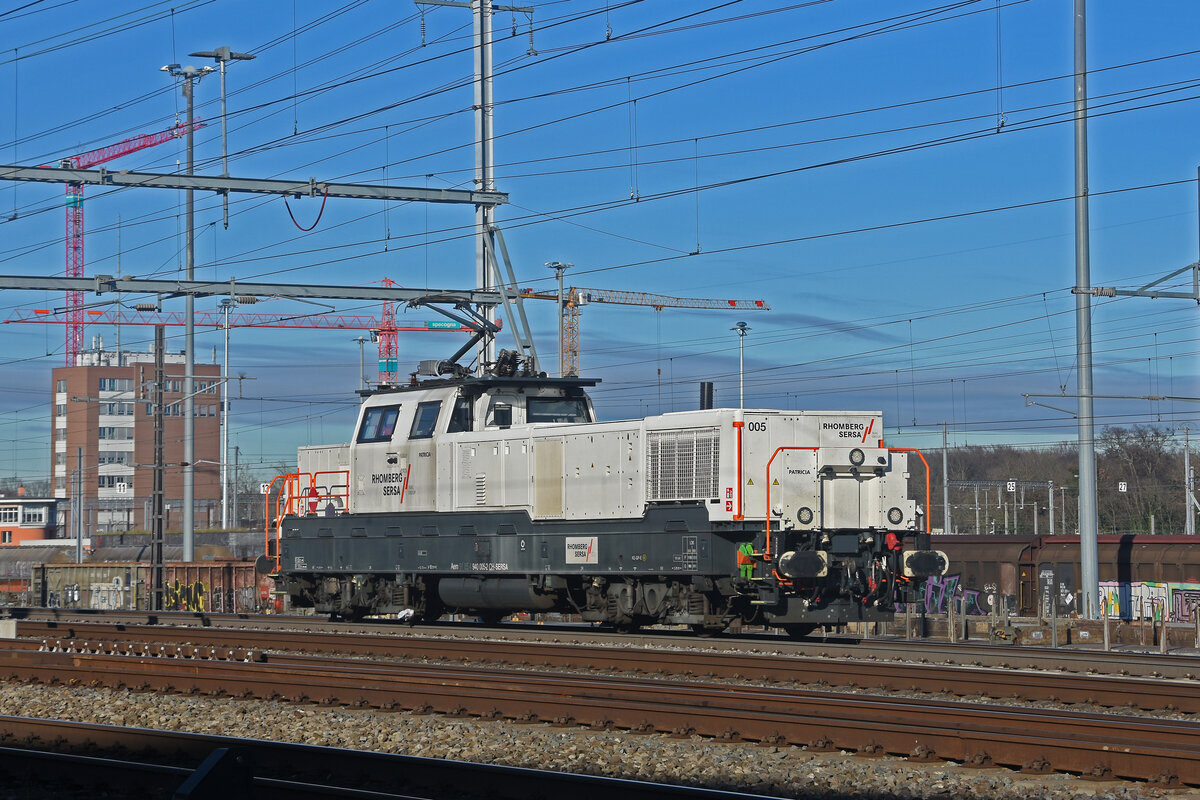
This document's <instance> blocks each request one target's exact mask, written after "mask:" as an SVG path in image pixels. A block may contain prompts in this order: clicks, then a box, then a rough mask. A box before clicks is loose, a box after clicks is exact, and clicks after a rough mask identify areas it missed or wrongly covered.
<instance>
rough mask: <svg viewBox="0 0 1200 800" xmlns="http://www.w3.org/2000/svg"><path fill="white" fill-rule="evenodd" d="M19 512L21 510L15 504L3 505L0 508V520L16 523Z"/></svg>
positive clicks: (18, 518) (18, 520) (18, 519)
mask: <svg viewBox="0 0 1200 800" xmlns="http://www.w3.org/2000/svg"><path fill="white" fill-rule="evenodd" d="M20 514H21V511H20V509H18V508H17V507H16V506H4V507H2V508H0V522H4V523H12V524H13V525H16V524H17V523H18V522H20V519H21V517H20Z"/></svg>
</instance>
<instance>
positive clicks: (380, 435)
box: [357, 406, 400, 443]
mask: <svg viewBox="0 0 1200 800" xmlns="http://www.w3.org/2000/svg"><path fill="white" fill-rule="evenodd" d="M399 416H400V406H376V407H375V408H368V409H367V412H366V413H365V414H363V421H362V427H361V428H359V429H358V439H357V441H358V442H360V443H362V442H390V441H391V440H392V433H394V432H395V430H396V418H397V417H399Z"/></svg>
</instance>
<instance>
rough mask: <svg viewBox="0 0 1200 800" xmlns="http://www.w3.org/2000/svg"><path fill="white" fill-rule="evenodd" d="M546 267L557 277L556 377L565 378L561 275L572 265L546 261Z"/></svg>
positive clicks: (565, 362) (563, 309) (565, 363)
mask: <svg viewBox="0 0 1200 800" xmlns="http://www.w3.org/2000/svg"><path fill="white" fill-rule="evenodd" d="M546 266H547V267H549V268H550V269H552V270H554V274H555V275H557V276H558V377H560V378H565V377H566V376H567V359H566V353H564V352H563V322H564V320H565V317H564V316H563V312H564V311H566V309H565V308H563V280H562V278H563V273H564V272H566V271H567V270H568V269H570V268H571V267H573V266H575V265H574V264H564V263H563V262H561V261H547V262H546Z"/></svg>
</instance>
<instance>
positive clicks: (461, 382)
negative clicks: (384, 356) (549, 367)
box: [359, 375, 600, 398]
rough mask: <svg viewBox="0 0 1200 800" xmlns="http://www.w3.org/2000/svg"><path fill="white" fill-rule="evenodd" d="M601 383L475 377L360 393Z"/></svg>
mask: <svg viewBox="0 0 1200 800" xmlns="http://www.w3.org/2000/svg"><path fill="white" fill-rule="evenodd" d="M599 382H600V379H599V378H550V377H542V376H537V377H532V376H531V377H526V376H521V375H512V376H508V377H497V376H495V375H482V376H474V375H472V376H469V377H466V378H433V379H430V380H424V381H421V382H420V383H415V384H408V385H405V386H381V387H379V388H377V389H369V390H367V389H360V390H359V394H360V395H362V396H363V397H364V398H365V397H373V396H375V395H381V394H403V393H405V392H420V391H426V390H428V389H442V388H447V387H456V388H464V389H467V390H468V391H470V392H485V391H490V390H493V389H499V388H516V389H531V388H559V389H564V390H570V389H583V388H586V387H589V386H595V385H596V384H598V383H599Z"/></svg>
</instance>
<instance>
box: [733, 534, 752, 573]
mask: <svg viewBox="0 0 1200 800" xmlns="http://www.w3.org/2000/svg"><path fill="white" fill-rule="evenodd" d="M753 556H754V545H752V544H750V542H742V543H741V544H740V545H738V549H737V563H738V572H739V573H741V576H742V577H743V578H753V577H754V558H753Z"/></svg>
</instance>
